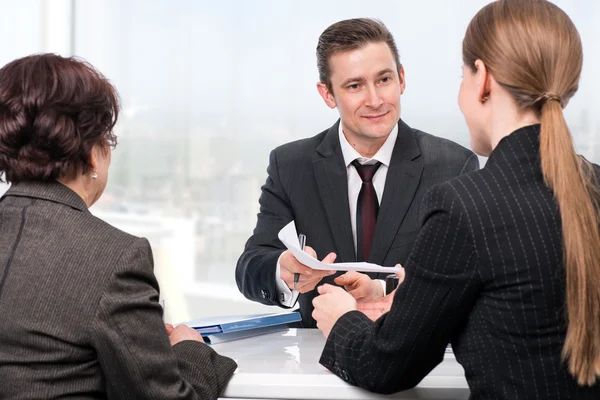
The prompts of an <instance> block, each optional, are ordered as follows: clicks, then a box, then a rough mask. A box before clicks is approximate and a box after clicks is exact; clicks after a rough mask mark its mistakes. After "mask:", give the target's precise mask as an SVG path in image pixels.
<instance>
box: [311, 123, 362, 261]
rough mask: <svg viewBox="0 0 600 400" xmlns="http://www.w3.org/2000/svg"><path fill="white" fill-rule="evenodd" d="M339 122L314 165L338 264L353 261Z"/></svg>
mask: <svg viewBox="0 0 600 400" xmlns="http://www.w3.org/2000/svg"><path fill="white" fill-rule="evenodd" d="M339 123H340V122H339V121H338V122H337V123H336V124H335V125H333V126H332V127H331V128H330V129H329V132H327V135H326V136H325V139H324V140H323V142H322V143H321V145H320V146H319V147H318V148H317V152H318V153H319V154H321V155H322V156H323V158H321V159H318V160H315V161H313V168H314V172H315V178H316V181H317V185H318V187H319V196H320V197H321V202H322V203H323V207H324V208H325V215H326V216H327V222H328V224H329V228H330V229H331V234H332V235H333V241H334V243H335V246H336V249H337V256H338V257H337V260H338V261H354V260H355V259H356V256H355V252H354V239H353V237H352V225H351V222H350V206H349V205H348V176H347V174H346V167H345V165H344V157H343V155H342V150H341V148H340V143H339V137H338V129H339Z"/></svg>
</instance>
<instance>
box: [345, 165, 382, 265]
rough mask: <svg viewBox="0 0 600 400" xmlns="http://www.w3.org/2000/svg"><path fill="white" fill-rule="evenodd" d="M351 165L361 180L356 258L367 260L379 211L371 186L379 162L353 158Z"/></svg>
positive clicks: (375, 195)
mask: <svg viewBox="0 0 600 400" xmlns="http://www.w3.org/2000/svg"><path fill="white" fill-rule="evenodd" d="M352 165H354V168H356V171H357V172H358V175H359V176H360V179H362V181H363V183H362V187H361V188H360V192H359V194H358V203H357V204H356V259H357V260H358V261H367V260H368V259H369V254H370V253H371V244H372V243H373V233H374V232H375V224H376V223H377V213H378V212H379V202H378V201H377V193H375V187H373V176H374V175H375V172H377V170H378V169H379V167H380V166H381V163H380V162H378V163H377V164H372V165H361V164H360V163H359V162H358V161H357V160H354V161H352Z"/></svg>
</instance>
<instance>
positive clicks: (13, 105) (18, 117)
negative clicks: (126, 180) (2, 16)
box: [0, 53, 119, 183]
mask: <svg viewBox="0 0 600 400" xmlns="http://www.w3.org/2000/svg"><path fill="white" fill-rule="evenodd" d="M118 115H119V96H118V93H117V91H116V89H115V88H114V87H113V86H112V85H111V84H110V82H109V81H108V80H107V79H106V78H105V77H104V76H103V75H102V74H101V73H100V72H98V71H97V70H96V69H95V68H94V67H93V66H91V65H90V64H88V63H87V62H85V61H82V60H79V59H76V58H73V57H71V58H65V57H61V56H59V55H56V54H48V53H46V54H36V55H31V56H28V57H24V58H20V59H18V60H15V61H12V62H10V63H8V64H6V65H5V66H4V67H2V68H1V69H0V181H2V174H3V175H4V179H5V180H6V181H7V182H11V183H17V182H19V181H24V180H37V181H52V180H56V179H58V178H61V177H65V176H74V174H76V173H86V172H87V171H89V169H90V168H91V165H90V153H91V151H92V148H93V147H94V146H95V145H102V146H112V147H114V146H116V144H117V138H116V136H115V135H114V134H113V132H112V130H113V127H114V126H115V124H116V122H117V118H118Z"/></svg>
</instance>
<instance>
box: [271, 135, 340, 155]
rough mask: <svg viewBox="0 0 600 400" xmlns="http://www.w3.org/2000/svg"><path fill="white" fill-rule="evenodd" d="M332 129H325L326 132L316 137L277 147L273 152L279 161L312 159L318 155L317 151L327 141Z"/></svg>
mask: <svg viewBox="0 0 600 400" xmlns="http://www.w3.org/2000/svg"><path fill="white" fill-rule="evenodd" d="M329 130H330V128H327V129H325V130H324V131H322V132H320V133H318V134H317V135H315V136H312V137H309V138H304V139H299V140H294V141H293V142H288V143H285V144H282V145H280V146H278V147H276V148H275V149H274V150H273V153H274V154H275V155H276V156H277V158H278V159H281V158H284V159H287V160H289V159H300V158H306V157H309V158H312V157H313V156H314V155H316V154H317V149H318V148H319V146H321V144H322V143H323V140H325V137H326V136H327V133H328V132H329Z"/></svg>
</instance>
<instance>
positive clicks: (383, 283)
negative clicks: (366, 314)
mask: <svg viewBox="0 0 600 400" xmlns="http://www.w3.org/2000/svg"><path fill="white" fill-rule="evenodd" d="M376 280H377V281H379V283H381V288H382V289H383V295H384V296H386V295H388V294H389V293H386V292H385V281H384V280H383V279H376Z"/></svg>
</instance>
